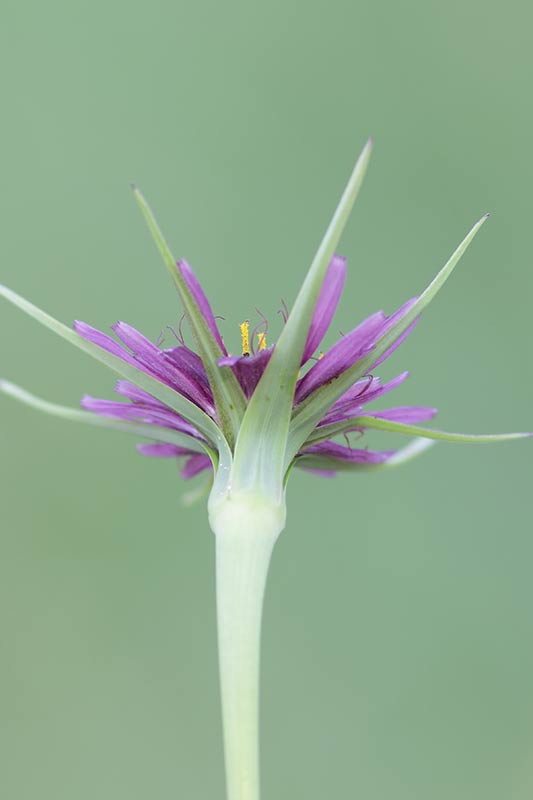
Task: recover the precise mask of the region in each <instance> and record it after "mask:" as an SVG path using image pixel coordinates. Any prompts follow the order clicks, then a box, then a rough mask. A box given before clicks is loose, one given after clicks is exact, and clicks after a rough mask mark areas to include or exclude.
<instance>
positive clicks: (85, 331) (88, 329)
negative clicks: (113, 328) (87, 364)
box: [74, 320, 139, 369]
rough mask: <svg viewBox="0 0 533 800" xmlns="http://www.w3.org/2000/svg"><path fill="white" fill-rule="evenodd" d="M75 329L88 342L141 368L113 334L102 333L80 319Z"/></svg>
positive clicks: (75, 324) (76, 322) (75, 323)
mask: <svg viewBox="0 0 533 800" xmlns="http://www.w3.org/2000/svg"><path fill="white" fill-rule="evenodd" d="M74 330H75V331H76V333H78V334H79V335H80V336H82V337H83V338H84V339H87V341H88V342H92V343H93V344H96V345H98V347H101V348H102V350H107V352H108V353H111V355H113V356H117V358H121V359H122V360H123V361H126V362H127V363H128V364H131V365H132V366H133V367H137V369H139V364H138V363H137V362H136V361H135V359H134V358H133V357H132V356H131V355H130V354H129V353H128V352H127V351H126V350H124V348H123V347H122V346H121V345H120V344H118V342H116V341H115V340H114V339H112V338H111V336H108V335H107V333H102V331H99V330H98V329H97V328H93V327H92V326H91V325H87V323H86V322H80V321H79V320H76V321H75V322H74Z"/></svg>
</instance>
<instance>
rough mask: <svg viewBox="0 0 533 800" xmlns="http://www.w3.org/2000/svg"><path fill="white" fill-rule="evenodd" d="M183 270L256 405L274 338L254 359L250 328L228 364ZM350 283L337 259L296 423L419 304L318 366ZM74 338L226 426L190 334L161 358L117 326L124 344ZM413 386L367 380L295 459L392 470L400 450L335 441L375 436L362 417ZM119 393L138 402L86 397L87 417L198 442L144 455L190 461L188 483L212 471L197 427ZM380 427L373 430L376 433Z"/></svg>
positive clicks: (182, 265) (422, 416)
mask: <svg viewBox="0 0 533 800" xmlns="http://www.w3.org/2000/svg"><path fill="white" fill-rule="evenodd" d="M177 269H178V270H179V272H180V273H181V276H182V278H183V280H184V281H185V283H186V284H187V286H188V287H189V289H191V291H194V295H195V298H196V301H197V303H198V306H199V308H200V310H201V312H202V314H203V317H204V319H205V321H206V323H207V325H208V327H209V329H210V331H211V333H212V334H213V338H214V339H215V340H216V342H217V344H218V346H219V347H220V350H221V352H222V353H224V355H223V356H221V357H220V358H219V359H218V366H219V367H220V368H221V369H224V368H226V369H231V370H232V372H233V374H234V375H235V377H236V379H237V382H238V384H239V386H240V388H241V390H242V392H243V394H244V397H245V398H246V401H248V400H249V399H250V398H251V397H252V395H253V393H254V391H255V389H256V387H257V384H258V383H259V381H260V379H261V378H262V376H263V374H264V372H265V369H266V367H267V365H268V363H269V361H270V358H271V357H272V354H273V352H274V349H275V346H271V347H268V345H267V339H266V332H265V331H260V332H257V333H256V336H257V350H255V349H254V343H253V339H251V338H250V337H251V334H250V325H249V322H248V321H245V322H242V323H241V325H240V329H241V338H242V354H241V355H240V356H230V355H228V354H227V352H226V348H225V345H224V342H223V340H222V337H221V335H220V332H219V330H218V327H217V323H216V319H215V317H214V315H213V312H212V310H211V307H210V305H209V302H208V300H207V298H206V296H205V294H204V293H203V291H202V289H201V288H200V285H199V283H198V281H197V279H196V277H195V275H194V273H193V272H192V270H191V268H190V267H189V265H188V264H187V263H186V262H184V261H179V262H178V263H177ZM345 278H346V260H345V259H344V258H342V257H340V256H338V255H334V256H333V258H332V259H331V261H330V263H329V266H328V269H327V272H326V275H325V278H324V282H323V284H322V287H321V290H320V294H319V296H318V299H317V302H316V305H315V308H314V312H313V317H312V319H311V325H310V327H309V331H308V334H307V340H306V344H305V348H304V352H303V355H302V359H301V367H302V368H303V369H305V368H306V367H308V369H306V371H305V373H304V374H302V375H301V377H300V378H299V379H298V380H297V383H296V387H295V392H294V401H293V413H297V412H298V408H299V407H300V406H301V405H302V404H303V403H304V401H305V400H306V399H307V398H309V397H311V395H312V394H313V393H314V392H316V391H317V390H318V389H320V388H321V387H323V386H325V385H327V384H329V383H330V382H331V381H333V380H334V379H336V378H337V377H338V376H339V375H341V374H342V373H343V372H345V371H346V370H347V369H349V368H350V367H351V366H352V365H353V364H354V363H355V362H356V361H358V360H359V359H361V358H363V356H366V355H371V354H372V352H373V350H374V348H375V345H376V342H377V341H378V340H379V339H380V338H381V337H382V336H384V335H385V333H386V332H387V330H389V329H390V328H391V327H392V326H393V325H394V323H395V321H396V320H397V319H400V318H401V317H402V316H403V315H404V314H405V313H406V312H407V311H408V310H409V308H410V307H411V306H412V305H413V303H414V302H415V300H410V301H408V302H407V303H406V304H405V305H404V306H402V308H400V309H399V311H397V312H396V313H395V314H393V315H392V316H391V317H387V316H386V315H385V314H384V313H383V312H382V311H379V312H377V313H376V314H372V316H370V317H368V319H366V320H365V321H364V322H362V323H361V324H360V325H358V326H357V327H356V328H354V330H352V331H351V332H350V333H348V334H346V335H345V336H343V337H342V338H341V339H340V340H339V341H338V342H337V344H336V345H334V346H333V347H332V348H331V349H330V350H328V352H327V353H325V354H323V353H320V354H319V355H318V357H317V358H315V357H314V354H315V352H316V350H317V348H318V346H319V345H320V342H321V341H322V338H323V336H324V334H325V333H326V331H327V329H328V327H329V324H330V322H331V320H332V317H333V315H334V313H335V310H336V307H337V303H338V301H339V299H340V296H341V292H342V289H343V286H344V281H345ZM415 324H416V321H415V322H413V323H411V325H410V326H409V328H408V329H407V330H406V331H405V332H404V333H403V334H402V335H401V336H400V337H399V338H398V339H396V341H395V342H394V344H392V345H391V346H390V347H389V349H388V350H387V352H386V353H384V354H383V355H382V356H381V357H380V358H379V359H377V360H376V362H375V364H373V365H372V367H371V369H373V368H374V367H375V366H377V364H378V363H380V362H381V361H383V360H384V359H385V358H386V357H387V356H388V355H390V353H392V352H393V350H395V349H396V347H397V346H398V345H399V344H400V342H401V341H402V340H403V339H404V338H405V337H406V336H407V334H408V333H409V332H410V331H411V330H412V329H413V327H414V325H415ZM74 329H75V330H76V331H77V333H79V334H80V336H83V338H85V339H87V340H88V341H90V342H93V343H94V344H96V345H98V347H101V348H103V349H104V350H106V351H107V352H109V353H112V354H113V355H115V356H117V357H118V358H122V359H123V360H124V361H125V362H126V363H130V364H132V365H133V366H137V367H139V368H140V369H142V370H143V371H144V372H146V374H148V375H151V376H152V377H153V378H155V379H156V380H159V381H161V382H162V383H165V384H167V385H168V386H169V387H170V388H171V389H173V390H174V391H176V392H179V393H180V394H182V395H183V396H184V397H186V398H187V399H188V400H190V401H191V402H192V403H194V404H195V405H197V406H198V408H200V409H201V410H202V411H203V412H204V413H205V414H206V415H208V416H209V417H211V418H212V419H213V421H215V422H218V419H217V410H216V403H215V397H214V393H213V391H212V389H211V386H210V383H209V378H208V375H207V372H206V370H205V368H204V364H203V361H202V359H201V358H200V356H198V355H197V354H196V353H195V352H194V351H193V350H191V349H190V348H188V347H187V346H186V344H185V340H184V339H183V334H182V333H180V334H176V336H177V337H178V338H179V339H180V344H179V345H177V346H175V347H171V348H166V349H162V348H161V347H160V346H158V345H157V344H154V343H152V342H151V341H150V340H148V339H147V338H146V337H145V336H143V335H142V334H141V333H139V331H137V330H135V329H134V328H132V327H131V326H130V325H127V324H126V323H124V322H118V323H117V324H116V325H114V326H113V330H114V332H115V334H116V337H117V339H118V341H116V340H115V339H112V338H111V337H110V336H108V335H107V334H105V333H102V332H101V331H99V330H96V329H95V328H92V327H91V326H90V325H87V324H86V323H84V322H76V323H75V324H74ZM252 336H253V333H252ZM407 376H408V373H407V372H403V373H402V374H401V375H399V376H398V377H397V378H394V379H393V380H391V381H389V382H388V383H385V384H382V383H381V381H380V379H379V377H377V376H374V375H373V374H366V375H365V376H364V377H363V378H362V379H361V380H358V381H355V382H354V383H353V385H352V386H351V387H350V388H349V389H348V390H347V391H346V392H344V393H343V394H342V395H341V396H340V397H339V399H338V400H337V401H336V402H334V403H333V404H332V405H331V407H330V408H329V409H328V410H327V411H326V412H325V413H324V415H323V416H322V418H321V419H320V420H319V422H318V424H317V426H316V427H315V428H314V429H313V430H312V431H311V433H310V434H309V436H308V437H307V439H306V441H305V442H304V443H303V445H302V446H301V447H300V449H299V451H298V452H297V454H296V456H295V459H294V465H295V466H297V467H302V468H304V469H308V470H313V471H315V472H318V473H319V474H324V475H331V474H334V472H335V471H336V470H338V469H346V468H351V467H353V466H356V467H365V466H370V467H371V466H375V465H378V464H384V463H385V462H387V461H389V460H390V459H391V458H393V457H394V456H397V452H396V451H395V450H385V451H382V452H375V451H372V450H368V449H367V448H361V447H352V446H351V445H349V444H340V443H338V442H336V441H334V440H333V438H332V437H333V435H334V434H335V433H336V432H337V431H338V430H340V429H342V430H343V431H344V432H345V433H347V432H352V431H356V432H357V433H359V434H361V433H363V431H364V430H365V427H367V426H365V423H364V422H363V421H358V420H357V418H358V417H361V416H363V414H364V407H365V406H366V405H367V404H368V403H371V402H372V401H374V400H377V399H378V398H380V397H382V396H383V395H385V394H387V393H388V392H390V391H391V390H392V389H394V388H395V387H396V386H399V385H400V384H401V383H403V381H404V380H405V379H406V378H407ZM116 391H117V392H118V394H119V395H122V397H124V398H126V399H127V400H129V401H130V402H129V403H124V402H116V401H109V400H99V399H96V398H93V397H89V396H85V397H84V398H83V400H82V406H83V407H84V408H85V409H87V410H88V411H94V412H95V413H97V414H101V415H102V416H104V417H112V418H116V419H120V420H126V421H130V422H137V421H139V420H142V421H143V422H144V423H147V424H149V425H155V426H158V427H162V428H165V429H167V430H170V431H177V432H179V433H181V434H182V435H183V436H184V437H188V438H189V439H190V445H189V446H181V445H178V444H170V443H168V442H152V443H149V444H139V445H138V450H139V451H140V452H141V453H143V454H144V455H147V456H158V457H162V458H180V459H181V458H184V459H185V464H184V466H183V468H182V470H181V474H182V476H183V477H184V478H192V477H194V476H195V475H198V474H199V473H201V472H203V471H205V470H207V471H211V470H212V462H211V458H210V457H209V455H207V453H206V452H202V451H201V448H206V447H209V442H208V441H207V440H206V438H205V436H203V435H202V433H201V432H200V431H199V430H198V429H197V428H195V427H194V425H191V423H190V422H188V421H187V420H186V419H185V418H184V417H183V416H181V415H179V414H177V413H176V412H175V411H173V410H172V409H171V408H169V407H168V406H165V405H164V404H163V403H161V402H160V401H158V400H156V399H155V398H154V397H153V396H152V395H150V394H149V393H148V392H146V391H145V390H143V389H140V388H139V387H138V386H136V385H135V384H133V383H130V382H129V381H119V382H118V383H117V386H116ZM435 413H436V409H434V408H428V407H426V406H407V407H400V408H390V409H387V410H385V411H374V412H369V417H371V418H372V419H380V420H391V421H395V422H400V423H403V424H406V425H412V424H414V423H418V422H423V421H426V420H428V419H431V418H432V417H433V416H434V414H435ZM372 419H370V421H369V424H370V425H371V424H372Z"/></svg>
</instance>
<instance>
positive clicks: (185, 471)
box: [180, 453, 212, 480]
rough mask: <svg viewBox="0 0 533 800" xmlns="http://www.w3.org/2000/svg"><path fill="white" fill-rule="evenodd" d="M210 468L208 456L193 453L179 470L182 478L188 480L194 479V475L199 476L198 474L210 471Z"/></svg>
mask: <svg viewBox="0 0 533 800" xmlns="http://www.w3.org/2000/svg"><path fill="white" fill-rule="evenodd" d="M211 466H212V464H211V459H210V458H209V456H207V455H204V454H203V453H195V454H194V455H193V456H190V458H188V459H187V461H186V462H185V464H184V465H183V467H182V468H181V470H180V475H181V477H182V478H185V480H189V478H194V477H195V475H199V473H200V472H203V471H204V470H206V469H211Z"/></svg>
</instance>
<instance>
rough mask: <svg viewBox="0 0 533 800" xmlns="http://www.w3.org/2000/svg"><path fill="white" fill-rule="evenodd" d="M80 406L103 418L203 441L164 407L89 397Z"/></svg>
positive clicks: (182, 420) (184, 422) (190, 427)
mask: <svg viewBox="0 0 533 800" xmlns="http://www.w3.org/2000/svg"><path fill="white" fill-rule="evenodd" d="M81 405H82V408H85V409H86V410H87V411H93V412H94V413H95V414H101V415H102V416H103V417H113V418H114V419H121V420H126V421H128V422H139V421H141V422H145V423H148V424H149V425H159V426H161V427H163V428H170V429H171V430H175V431H179V432H180V433H185V434H187V435H188V436H193V437H194V438H195V439H200V440H203V437H202V436H201V435H200V434H199V432H198V431H197V430H196V428H194V427H193V426H192V425H190V424H189V423H188V422H187V421H186V420H184V419H182V418H181V417H180V416H179V415H178V414H175V413H174V412H173V411H171V410H170V409H167V408H165V407H164V406H163V407H162V408H161V409H160V408H157V407H155V406H148V405H147V406H143V405H141V404H140V403H139V404H137V403H119V402H117V401H115V400H100V399H99V398H97V397H90V396H89V395H84V396H83V397H82V400H81Z"/></svg>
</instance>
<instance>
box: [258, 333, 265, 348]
mask: <svg viewBox="0 0 533 800" xmlns="http://www.w3.org/2000/svg"><path fill="white" fill-rule="evenodd" d="M257 340H258V342H259V349H260V350H266V346H267V337H266V333H258V334H257Z"/></svg>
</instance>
